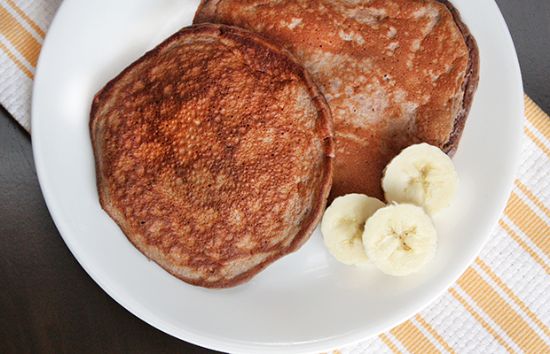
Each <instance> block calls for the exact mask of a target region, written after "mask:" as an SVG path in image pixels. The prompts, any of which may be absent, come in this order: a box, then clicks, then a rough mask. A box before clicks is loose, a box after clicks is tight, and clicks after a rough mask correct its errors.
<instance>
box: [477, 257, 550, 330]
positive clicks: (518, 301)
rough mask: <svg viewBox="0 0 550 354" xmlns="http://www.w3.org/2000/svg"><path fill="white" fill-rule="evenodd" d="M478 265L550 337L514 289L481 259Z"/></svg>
mask: <svg viewBox="0 0 550 354" xmlns="http://www.w3.org/2000/svg"><path fill="white" fill-rule="evenodd" d="M476 264H477V265H478V266H479V267H480V268H481V269H483V271H484V272H485V273H487V275H488V276H489V277H490V278H491V279H492V280H493V281H494V282H495V283H496V284H497V285H498V286H499V287H500V288H501V289H502V291H504V293H505V294H506V295H508V296H509V297H510V298H511V299H512V300H513V301H514V302H515V303H516V305H518V307H519V308H520V309H521V310H522V311H523V312H525V313H526V314H527V316H529V318H530V319H531V320H532V321H533V322H535V323H536V324H537V326H539V327H540V328H541V329H542V330H543V332H544V334H546V335H547V336H550V330H548V326H546V325H545V324H544V323H542V321H541V320H540V319H539V318H538V317H537V315H536V314H535V313H534V312H533V311H531V309H529V307H528V306H527V305H525V303H524V302H523V301H521V299H520V298H519V297H518V296H517V295H516V294H514V292H513V291H512V289H510V288H509V287H508V286H507V285H506V284H505V283H504V282H503V281H502V279H500V277H499V276H498V275H496V273H495V272H493V271H492V270H491V268H490V267H489V266H488V265H487V264H486V263H485V262H483V261H482V260H481V259H480V258H477V259H476Z"/></svg>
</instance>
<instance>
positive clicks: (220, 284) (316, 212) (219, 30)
mask: <svg viewBox="0 0 550 354" xmlns="http://www.w3.org/2000/svg"><path fill="white" fill-rule="evenodd" d="M198 33H210V34H213V35H217V36H230V37H231V38H232V39H233V40H237V39H238V38H239V37H240V38H241V39H242V40H244V41H246V43H248V44H250V45H252V46H258V47H264V48H268V49H269V50H271V51H273V52H275V53H278V54H281V55H282V56H284V57H285V58H286V59H287V62H286V63H285V65H286V66H287V67H288V68H289V70H291V71H292V72H293V73H294V74H296V75H297V76H298V77H299V78H300V79H301V80H302V81H303V82H304V84H305V86H306V89H307V90H308V93H309V94H310V97H311V101H312V103H313V104H314V106H315V108H316V109H317V112H318V118H317V119H318V120H319V121H317V122H316V127H318V128H317V129H319V130H320V131H319V135H320V136H323V141H322V144H323V148H324V163H323V167H324V168H323V172H322V178H321V183H320V184H319V186H318V190H317V191H315V193H316V200H315V203H312V209H311V210H310V212H309V214H308V215H307V217H306V218H304V220H303V221H302V223H301V228H300V231H299V232H298V233H297V234H296V235H295V236H294V238H293V240H292V242H291V243H290V245H289V246H288V247H286V248H284V249H280V250H277V251H276V252H274V253H273V254H271V255H269V256H268V257H267V258H266V259H265V260H263V261H262V262H261V263H260V264H258V265H256V266H255V267H253V268H250V269H248V270H247V271H245V272H243V273H241V274H239V275H238V276H236V277H233V278H230V279H221V280H218V281H213V282H209V281H205V280H204V279H200V278H199V279H195V278H189V277H184V276H182V275H181V274H180V272H178V269H179V268H183V267H179V266H174V265H170V264H169V263H170V262H164V257H162V255H163V254H162V253H161V257H160V258H161V259H157V258H159V257H157V256H156V255H155V254H154V253H155V252H151V251H149V250H148V249H147V247H145V246H143V245H141V244H138V243H136V242H134V240H133V239H132V238H130V237H129V236H128V234H140V233H139V232H132V231H134V230H133V229H132V228H131V227H130V226H129V225H128V224H126V222H124V218H123V217H120V218H119V217H117V216H116V215H117V214H120V212H119V211H118V210H117V209H116V208H115V207H114V206H112V203H111V198H110V195H109V194H110V191H109V190H108V187H106V186H105V183H104V182H103V176H102V174H101V173H100V171H102V170H103V169H101V168H100V158H99V157H100V156H99V155H100V154H99V152H100V149H99V148H98V144H99V143H98V141H97V139H96V126H97V123H98V120H99V119H98V117H97V110H98V105H99V103H100V102H101V101H103V99H105V97H106V96H108V94H109V93H110V91H111V89H113V86H114V85H115V84H116V82H118V81H119V80H121V79H122V78H123V77H124V76H125V75H126V74H128V73H129V72H130V71H131V70H132V69H133V68H134V67H135V66H137V65H139V64H140V63H142V62H143V61H145V60H147V59H149V58H150V57H151V56H153V55H155V54H157V53H158V52H159V51H161V50H162V49H163V48H164V47H166V46H167V45H169V44H170V43H171V42H173V41H177V40H178V39H180V38H181V37H183V36H187V35H193V34H198ZM89 129H90V137H91V142H92V148H93V149H92V150H93V154H94V162H95V170H96V184H97V188H98V196H99V202H100V205H101V207H102V208H103V209H104V210H105V211H106V212H107V214H108V215H109V216H110V217H111V219H112V220H114V221H115V223H116V224H117V225H118V226H119V227H120V229H121V231H122V232H123V234H124V235H125V236H126V238H127V239H128V241H130V243H131V244H133V245H134V247H135V248H137V249H138V250H139V251H140V252H141V253H142V254H143V255H145V256H146V257H147V258H148V259H149V260H152V261H154V262H155V263H157V264H158V265H159V266H160V267H161V268H163V269H164V270H165V271H167V272H168V273H170V274H172V275H173V276H175V277H176V278H178V279H180V280H183V281H184V282H186V283H188V284H191V285H196V286H201V287H205V288H229V287H233V286H236V285H239V284H242V283H244V282H246V281H248V280H250V279H251V278H252V277H253V276H255V275H256V274H258V273H259V272H260V271H262V270H263V269H264V268H266V267H267V266H268V265H270V264H271V263H273V262H275V261H276V260H278V259H279V258H281V257H283V256H285V255H287V254H289V253H292V252H294V251H296V250H297V249H299V248H300V247H301V246H302V245H303V244H304V243H305V242H306V241H307V240H308V239H309V238H310V236H311V234H312V233H313V231H314V229H315V227H316V226H317V224H318V223H319V221H320V219H321V217H322V215H323V212H324V209H325V206H326V203H327V199H328V195H329V193H330V189H331V186H332V172H333V158H334V130H333V124H332V115H331V111H330V108H329V106H328V103H327V101H326V99H325V97H324V96H323V94H322V93H321V92H320V90H319V88H318V87H317V84H316V83H315V82H314V81H313V80H312V78H311V77H310V75H309V73H308V72H307V70H305V69H304V68H303V67H302V65H301V64H299V62H298V61H297V60H296V59H295V57H294V56H293V55H292V54H291V53H290V52H289V51H287V50H286V49H284V48H282V47H279V46H278V45H276V44H274V43H272V42H271V41H269V40H267V39H266V38H265V37H263V36H261V35H260V34H257V33H254V32H250V31H247V30H244V29H241V28H238V27H234V26H227V25H221V24H211V23H205V24H198V25H191V26H188V27H184V28H182V29H180V30H179V31H178V32H176V33H174V34H173V35H171V36H170V37H168V38H167V39H165V40H164V41H163V42H162V43H160V44H159V45H157V46H156V47H155V48H154V49H152V50H150V51H148V52H146V53H145V54H144V55H143V56H141V57H140V58H139V59H137V60H136V61H134V62H133V63H132V64H130V65H129V66H128V67H126V68H125V69H124V70H122V72H120V73H119V74H118V75H117V76H115V78H113V79H111V80H110V81H109V82H108V83H107V84H106V85H105V86H104V87H103V88H102V89H101V90H99V91H98V92H97V93H96V95H95V96H94V99H93V102H92V107H91V112H90V121H89Z"/></svg>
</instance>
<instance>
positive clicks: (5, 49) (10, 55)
mask: <svg viewBox="0 0 550 354" xmlns="http://www.w3.org/2000/svg"><path fill="white" fill-rule="evenodd" d="M0 49H2V51H3V52H4V53H5V54H6V55H7V56H8V58H10V59H11V60H12V61H13V62H14V64H15V65H17V67H18V68H19V69H20V70H21V71H22V72H23V73H24V74H25V75H27V77H28V78H29V79H31V80H32V79H33V77H34V75H33V74H32V72H31V71H30V70H29V69H27V68H26V67H25V65H24V64H23V63H22V62H21V61H20V60H19V59H17V57H16V56H15V55H14V54H13V53H12V52H11V51H10V49H9V48H8V47H6V46H5V45H4V43H2V42H0Z"/></svg>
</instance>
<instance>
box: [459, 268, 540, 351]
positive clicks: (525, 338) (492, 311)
mask: <svg viewBox="0 0 550 354" xmlns="http://www.w3.org/2000/svg"><path fill="white" fill-rule="evenodd" d="M457 284H458V285H459V286H460V287H461V288H462V289H463V290H464V291H465V292H466V293H467V294H468V295H469V296H470V297H471V298H472V299H473V300H474V302H475V303H476V304H477V305H478V306H479V307H480V308H481V309H482V310H483V311H484V312H485V313H486V314H487V315H489V317H491V319H492V320H493V321H495V323H496V324H497V325H498V326H499V327H500V328H502V329H503V330H504V332H506V334H508V336H509V337H510V338H511V339H512V340H513V341H514V342H516V344H517V345H518V346H519V347H520V348H521V349H522V350H524V351H525V352H529V353H544V352H547V351H550V347H548V346H547V345H546V343H544V341H543V340H542V339H541V338H540V337H539V335H538V334H537V333H536V332H535V331H534V330H533V329H532V328H531V327H529V325H528V324H527V322H525V320H523V318H521V316H519V315H518V314H517V313H516V312H515V311H514V309H513V308H512V307H511V306H510V305H509V304H508V303H507V302H506V301H504V300H503V299H502V297H500V295H499V294H498V293H497V292H496V291H495V290H494V289H493V288H492V287H491V286H490V285H489V284H488V283H487V282H486V281H485V280H483V278H482V277H481V276H480V275H479V274H478V273H477V272H476V271H475V270H474V269H473V268H468V269H467V270H466V272H465V273H464V275H462V277H460V279H458V282H457Z"/></svg>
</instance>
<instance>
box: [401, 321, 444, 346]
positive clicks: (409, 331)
mask: <svg viewBox="0 0 550 354" xmlns="http://www.w3.org/2000/svg"><path fill="white" fill-rule="evenodd" d="M390 333H391V334H393V335H394V337H395V338H397V340H399V341H400V342H401V343H402V344H403V345H404V346H405V348H407V350H408V351H410V352H411V353H441V351H440V350H439V349H437V348H436V346H435V345H433V344H432V343H431V342H430V341H429V340H428V338H426V336H425V335H424V333H422V332H421V331H420V330H419V329H418V328H417V327H416V326H415V325H414V324H413V323H412V322H411V321H406V322H403V323H402V324H400V325H399V326H397V327H394V328H393V329H392V330H391V331H390Z"/></svg>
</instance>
